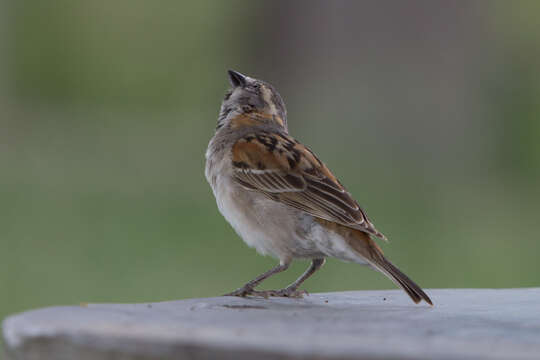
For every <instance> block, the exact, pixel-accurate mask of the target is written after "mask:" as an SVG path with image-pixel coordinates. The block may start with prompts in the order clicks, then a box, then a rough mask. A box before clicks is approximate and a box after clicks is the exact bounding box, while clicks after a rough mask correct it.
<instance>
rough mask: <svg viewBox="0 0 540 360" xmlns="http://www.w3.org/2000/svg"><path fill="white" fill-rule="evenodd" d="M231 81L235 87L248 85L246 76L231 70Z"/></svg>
mask: <svg viewBox="0 0 540 360" xmlns="http://www.w3.org/2000/svg"><path fill="white" fill-rule="evenodd" d="M227 72H228V73H229V81H230V82H231V85H232V86H233V87H238V86H244V85H246V76H245V75H242V74H240V73H239V72H238V71H234V70H229V71H227Z"/></svg>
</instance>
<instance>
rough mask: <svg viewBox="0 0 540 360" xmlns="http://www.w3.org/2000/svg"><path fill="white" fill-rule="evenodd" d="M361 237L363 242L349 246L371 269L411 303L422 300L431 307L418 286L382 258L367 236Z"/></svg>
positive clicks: (352, 243) (352, 242) (378, 249)
mask: <svg viewBox="0 0 540 360" xmlns="http://www.w3.org/2000/svg"><path fill="white" fill-rule="evenodd" d="M361 237H362V240H363V241H351V242H349V245H351V247H353V248H354V249H355V250H356V251H358V252H359V253H360V254H361V255H362V256H363V257H364V258H365V259H366V261H367V262H368V263H369V264H370V265H371V266H372V267H373V268H375V269H376V270H378V271H380V272H382V273H383V274H384V275H386V276H387V277H388V278H389V279H390V280H392V281H393V282H394V283H395V284H396V285H397V286H399V287H400V288H402V289H403V290H404V291H405V292H406V293H407V295H409V296H410V297H411V299H412V301H414V302H415V303H417V304H418V303H419V302H420V301H422V300H424V301H425V302H427V303H428V304H429V305H433V302H432V301H431V299H430V298H429V296H427V294H426V293H425V292H424V291H423V290H422V289H421V288H420V286H418V285H417V284H416V283H415V282H414V281H412V280H411V279H410V278H409V277H408V276H407V275H405V274H404V273H402V272H401V270H399V269H398V268H397V267H396V266H394V264H392V263H391V262H390V261H388V260H387V259H386V258H385V257H384V255H383V252H382V250H381V248H380V247H379V246H378V245H377V244H376V243H375V241H373V240H372V239H371V238H370V236H369V235H368V234H366V233H362V235H361Z"/></svg>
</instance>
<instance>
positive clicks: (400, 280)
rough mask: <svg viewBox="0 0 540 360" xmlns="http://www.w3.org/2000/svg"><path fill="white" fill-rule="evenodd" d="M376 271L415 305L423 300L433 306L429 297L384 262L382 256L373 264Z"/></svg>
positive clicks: (395, 268) (386, 261) (388, 262)
mask: <svg viewBox="0 0 540 360" xmlns="http://www.w3.org/2000/svg"><path fill="white" fill-rule="evenodd" d="M373 266H375V267H376V268H377V269H378V270H380V271H381V272H382V273H383V274H385V275H386V276H387V277H388V278H390V280H392V281H393V282H394V283H395V284H396V285H398V286H399V287H400V288H402V289H403V290H405V292H406V293H407V295H409V296H410V297H411V299H412V301H414V302H415V303H417V304H418V303H419V302H420V301H422V300H424V301H425V302H427V303H428V304H429V305H432V306H433V302H432V301H431V299H430V298H429V296H428V295H427V294H426V293H425V292H424V291H423V290H422V289H421V288H420V286H418V285H417V284H416V283H415V282H414V281H412V280H411V279H410V278H409V277H408V276H407V275H405V274H404V273H402V272H401V271H400V270H399V269H398V268H397V267H395V266H394V264H392V263H391V262H390V261H388V260H386V258H385V257H384V256H382V255H381V256H380V261H378V262H377V264H373Z"/></svg>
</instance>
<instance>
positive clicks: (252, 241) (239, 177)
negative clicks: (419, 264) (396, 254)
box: [205, 70, 433, 305]
mask: <svg viewBox="0 0 540 360" xmlns="http://www.w3.org/2000/svg"><path fill="white" fill-rule="evenodd" d="M228 78H229V82H230V85H231V87H230V88H229V89H228V91H227V92H226V94H225V97H224V99H223V101H222V104H221V108H220V112H219V116H218V121H217V126H216V129H215V133H214V136H213V137H212V138H211V140H210V142H209V144H208V148H207V151H206V156H205V157H206V165H205V175H206V179H207V180H208V182H209V184H210V187H211V188H212V191H213V193H214V196H215V198H216V203H217V207H218V209H219V211H220V212H221V214H222V215H223V216H224V217H225V219H226V220H227V221H228V222H229V224H230V225H231V226H232V227H233V229H234V230H235V231H236V233H237V234H238V235H239V236H240V237H241V238H242V239H243V241H244V242H245V243H246V244H247V245H248V246H250V247H253V248H255V250H256V251H257V252H258V253H259V254H262V255H269V256H271V257H273V258H275V259H277V260H278V261H279V263H278V264H277V265H276V266H275V267H273V268H271V269H270V270H268V271H266V272H264V273H263V274H261V275H259V276H257V277H256V278H254V279H253V280H251V281H249V282H247V283H246V284H245V285H243V286H242V287H240V288H238V289H236V290H234V291H232V292H230V293H227V294H225V295H226V296H240V297H246V296H254V297H258V296H262V297H265V298H268V297H269V296H277V297H290V298H300V297H302V296H303V295H304V294H306V292H305V291H303V290H299V287H300V285H301V284H302V283H303V282H304V281H305V280H306V279H308V278H309V277H310V276H311V275H313V274H314V273H315V272H316V271H317V270H319V269H320V268H321V267H322V266H323V265H324V263H325V261H326V259H327V258H329V257H331V258H337V259H340V260H343V261H346V262H353V263H357V264H362V265H368V266H370V267H371V268H373V269H375V270H377V271H379V272H381V273H383V274H384V275H386V276H387V277H388V278H389V279H390V280H392V281H393V282H394V283H395V284H396V285H397V286H398V287H400V288H402V289H403V290H404V291H405V292H406V293H407V294H408V295H409V297H410V298H411V299H412V300H413V301H414V302H415V303H419V302H421V301H422V300H424V301H425V302H427V303H428V304H430V305H433V302H432V301H431V299H430V298H429V296H428V295H427V294H426V293H425V292H424V291H423V290H422V289H421V288H420V286H418V285H417V284H416V283H415V282H414V281H412V280H411V279H410V278H409V277H407V276H406V275H405V274H404V273H403V272H401V271H400V270H399V269H398V268H397V267H396V266H394V265H393V264H392V263H391V262H390V261H389V260H388V259H387V258H386V257H385V256H384V255H383V251H382V250H381V248H380V246H379V245H378V244H377V243H376V239H379V240H386V237H385V236H384V235H383V234H382V233H381V232H379V231H378V230H377V229H376V228H375V226H374V225H373V223H372V222H371V221H370V220H369V218H368V217H367V215H366V212H365V211H364V210H363V209H362V208H361V207H360V205H359V204H358V202H357V201H356V200H354V198H353V197H352V196H351V194H350V193H349V192H348V191H347V190H346V189H345V187H344V186H343V185H342V184H341V182H340V181H339V180H338V179H337V178H336V177H335V176H334V175H333V173H332V172H331V171H330V170H329V169H328V167H327V166H326V165H325V164H324V163H323V162H322V161H321V160H320V159H319V158H318V157H317V156H316V155H315V153H314V152H313V151H311V150H310V149H309V148H308V147H307V146H305V145H303V144H302V143H300V142H299V141H297V140H296V139H295V138H293V137H292V136H291V135H289V130H288V125H287V110H286V108H285V104H284V102H283V99H282V97H281V96H280V94H279V93H278V92H277V90H276V89H275V88H274V87H273V86H272V85H270V84H269V83H267V82H265V81H262V80H258V79H255V78H252V77H249V76H247V75H244V74H241V73H240V72H237V71H234V70H228ZM298 259H299V260H302V259H303V260H311V263H310V266H309V267H308V269H307V270H306V271H305V272H304V273H303V274H302V275H301V276H300V277H299V278H298V279H297V280H296V281H294V282H293V283H291V284H290V285H289V286H287V287H285V288H283V289H278V290H256V287H257V286H259V285H260V284H261V283H262V282H263V281H264V280H266V279H268V278H269V277H271V276H272V275H275V274H277V273H280V272H283V271H285V270H287V269H288V268H289V266H290V264H291V263H292V261H293V260H298Z"/></svg>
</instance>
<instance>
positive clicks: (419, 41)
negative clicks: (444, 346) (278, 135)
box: [0, 0, 540, 318]
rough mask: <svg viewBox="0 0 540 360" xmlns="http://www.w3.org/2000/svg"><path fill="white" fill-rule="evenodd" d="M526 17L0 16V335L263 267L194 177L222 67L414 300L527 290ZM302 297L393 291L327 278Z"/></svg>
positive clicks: (229, 284) (226, 11)
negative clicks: (347, 196)
mask: <svg viewBox="0 0 540 360" xmlns="http://www.w3.org/2000/svg"><path fill="white" fill-rule="evenodd" d="M539 4H540V3H539V2H537V1H530V2H527V1H515V2H509V1H490V2H487V1H478V2H476V1H460V2H442V1H440V2H434V1H408V2H397V1H370V2H367V1H363V2H353V1H350V2H343V1H334V2H330V1H327V2H324V1H321V2H314V1H296V2H287V1H268V2H255V1H197V2H195V1H193V2H181V1H176V0H175V1H143V0H132V1H109V0H107V1H105V0H98V1H72V0H65V1H11V2H2V3H1V5H0V6H1V8H0V13H1V15H0V16H1V29H0V36H1V42H0V44H1V47H0V80H1V81H0V171H1V173H0V251H1V252H0V292H1V295H0V318H4V317H5V316H7V315H8V314H10V313H15V312H20V311H23V310H26V309H30V308H35V307H43V306H49V305H59V304H77V303H80V302H149V301H162V300H172V299H181V298H188V297H205V296H215V295H220V294H223V293H225V292H226V291H229V290H232V289H234V288H236V287H238V286H240V285H242V284H243V283H244V282H245V281H247V280H249V279H251V278H253V277H254V276H255V275H257V274H259V273H261V272H263V271H265V270H267V269H268V268H270V267H271V266H273V265H274V263H275V261H274V260H273V259H270V258H265V257H261V256H259V255H256V253H255V252H254V250H252V249H250V248H248V247H247V246H246V245H244V244H243V242H242V241H241V240H240V239H239V238H238V236H236V234H235V233H234V232H233V230H232V229H231V228H230V226H229V225H228V224H227V223H226V222H225V220H224V219H223V218H222V216H221V215H220V214H219V213H218V210H217V208H216V205H215V201H214V198H213V195H212V193H211V190H210V187H209V186H208V184H207V183H206V180H205V178H204V152H205V150H206V146H207V144H208V141H209V139H210V137H211V136H212V134H213V130H214V127H215V124H216V119H217V113H218V109H219V106H220V102H221V99H222V97H223V93H224V91H225V90H226V88H227V87H228V82H227V77H226V70H227V69H229V68H232V69H236V70H239V71H241V72H243V73H246V74H249V75H252V76H254V77H258V78H261V79H264V80H267V81H269V82H271V83H273V84H274V85H275V86H276V87H277V88H278V89H279V90H280V92H281V94H282V96H283V98H284V99H285V101H286V103H287V106H288V111H289V124H290V131H291V133H292V134H293V135H294V136H295V137H296V138H298V139H299V140H300V141H302V142H304V143H305V144H307V145H309V146H310V147H311V148H312V149H314V150H315V152H316V153H318V154H319V155H320V157H321V158H322V159H323V160H324V161H325V162H326V163H327V164H328V165H329V167H330V168H331V169H332V170H333V171H334V172H335V173H336V175H337V176H338V177H339V178H340V179H342V182H343V183H344V184H345V185H346V186H347V187H348V189H349V190H350V191H351V192H352V194H353V195H354V196H355V197H356V198H357V199H358V200H359V201H360V203H361V204H362V205H363V206H364V208H365V209H367V212H368V214H369V215H370V217H371V218H372V220H373V221H374V223H375V224H376V225H377V227H378V228H379V230H381V231H382V232H384V233H385V234H386V235H387V236H388V237H389V238H390V244H388V245H384V244H383V245H382V246H383V249H384V250H385V252H386V254H387V255H388V256H389V258H390V259H392V261H393V262H394V263H396V264H397V265H398V266H399V267H400V268H402V269H403V270H404V271H405V272H406V273H407V274H409V275H410V276H411V277H412V278H413V279H415V280H416V281H418V283H419V284H421V285H422V286H424V287H427V288H446V287H448V288H461V287H524V286H539V285H540V275H539V273H540V262H539V261H538V254H539V253H540V241H539V235H538V234H539V233H540V221H539V214H540V211H539V210H540V209H539V208H540V207H539V200H540V184H539V179H540V142H539V139H540V119H539V116H540V65H539V64H540V51H539V50H540V47H539V45H538V44H539V43H540V15H539V14H540V6H539ZM307 265H308V264H307V263H306V262H298V263H296V264H295V265H294V266H293V267H292V268H291V269H290V270H289V271H288V272H286V273H285V274H282V275H279V276H276V277H275V278H272V279H270V280H268V281H267V282H266V283H265V287H267V288H270V287H280V286H283V285H285V284H287V283H288V282H290V281H292V280H294V279H295V278H296V277H297V276H298V275H299V274H300V273H301V272H302V271H303V270H304V268H305V267H306V266H307ZM305 287H306V288H307V289H308V290H309V291H311V292H321V291H339V290H356V289H386V288H393V285H392V283H391V282H390V281H388V280H387V279H385V278H384V277H383V276H382V275H380V274H378V273H375V272H373V271H368V270H366V268H364V267H361V266H357V265H354V264H346V263H342V262H339V261H335V260H330V261H329V262H328V263H327V265H326V266H325V268H324V270H323V271H321V272H320V273H318V274H317V275H316V276H315V277H313V278H312V279H311V280H309V281H308V282H307V283H306V286H305ZM404 296H405V295H404ZM434 301H435V302H437V299H434Z"/></svg>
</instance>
